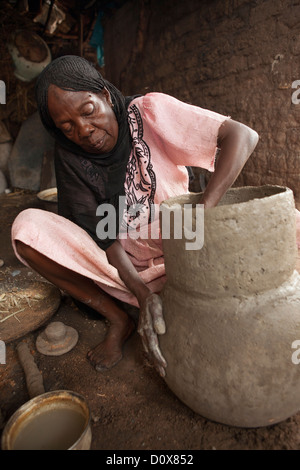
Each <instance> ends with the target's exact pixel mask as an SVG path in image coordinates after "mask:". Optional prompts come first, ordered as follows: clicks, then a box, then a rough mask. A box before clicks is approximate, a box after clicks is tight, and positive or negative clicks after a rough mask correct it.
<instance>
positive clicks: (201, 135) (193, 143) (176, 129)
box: [140, 93, 229, 171]
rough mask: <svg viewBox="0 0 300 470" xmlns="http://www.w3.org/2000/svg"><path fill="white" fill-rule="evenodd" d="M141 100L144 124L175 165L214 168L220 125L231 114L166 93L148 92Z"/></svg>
mask: <svg viewBox="0 0 300 470" xmlns="http://www.w3.org/2000/svg"><path fill="white" fill-rule="evenodd" d="M140 99H141V98H140ZM142 100H143V104H142V106H141V108H142V110H143V114H142V118H143V122H144V125H145V126H147V127H148V128H149V129H151V134H152V136H151V137H152V138H153V139H154V140H155V142H156V145H157V146H158V147H160V148H161V149H162V151H163V152H164V153H165V154H167V155H168V157H169V158H170V159H171V160H172V161H173V162H174V163H175V164H176V165H185V166H195V167H201V168H205V169H207V170H209V171H214V163H215V155H216V150H217V138H218V132H219V128H220V125H221V124H222V123H223V122H224V121H225V120H226V119H229V117H228V116H223V115H221V114H218V113H215V112H213V111H209V110H207V109H202V108H199V107H198V106H194V105H191V104H187V103H183V102H182V101H179V100H177V99H176V98H173V97H172V96H169V95H166V94H163V93H148V94H147V95H145V96H144V97H143V98H142Z"/></svg>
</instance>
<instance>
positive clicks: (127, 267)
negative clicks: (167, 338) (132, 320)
mask: <svg viewBox="0 0 300 470" xmlns="http://www.w3.org/2000/svg"><path fill="white" fill-rule="evenodd" d="M106 255H107V259H108V261H109V263H110V264H111V265H112V266H114V267H115V268H116V269H117V270H118V273H119V276H120V278H121V279H122V281H123V282H124V284H125V285H126V287H128V289H129V290H130V291H131V292H132V293H133V294H134V295H135V296H136V298H137V300H138V303H139V306H140V315H139V325H138V333H139V334H140V335H141V338H142V343H143V346H144V348H145V350H146V351H147V353H148V354H150V355H151V356H152V360H153V363H154V365H155V367H156V368H157V370H158V372H159V373H160V375H161V376H164V375H165V371H164V369H165V367H166V365H167V364H166V361H165V359H164V358H163V356H162V354H161V352H160V349H159V345H158V337H157V335H158V334H164V333H165V323H164V319H163V312H162V301H161V299H160V297H159V295H157V294H154V293H152V292H151V290H150V289H149V288H148V287H147V286H146V284H145V283H144V282H143V280H142V279H141V278H140V276H139V274H138V272H137V271H136V269H135V267H134V266H133V264H132V262H131V260H130V259H129V257H128V255H127V253H126V252H125V250H124V248H123V247H122V245H121V244H120V242H119V241H118V240H116V241H115V242H114V243H113V244H112V245H111V246H110V247H109V248H108V249H107V250H106Z"/></svg>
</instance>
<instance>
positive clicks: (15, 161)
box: [8, 112, 54, 191]
mask: <svg viewBox="0 0 300 470" xmlns="http://www.w3.org/2000/svg"><path fill="white" fill-rule="evenodd" d="M46 151H52V152H54V139H53V138H52V137H51V136H50V135H49V134H48V132H47V131H46V130H45V129H44V127H43V125H42V123H41V120H40V117H39V115H38V113H37V112H36V113H34V114H33V115H32V116H30V117H29V118H28V119H27V120H26V121H25V122H24V123H23V124H22V127H21V129H20V132H19V134H18V137H17V139H16V141H15V143H14V146H13V148H12V151H11V154H10V156H9V160H8V168H9V175H10V181H11V185H12V186H13V187H16V188H23V189H30V190H32V191H38V190H39V189H40V179H41V170H42V162H43V158H44V152H46Z"/></svg>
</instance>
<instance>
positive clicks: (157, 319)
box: [138, 293, 167, 377]
mask: <svg viewBox="0 0 300 470" xmlns="http://www.w3.org/2000/svg"><path fill="white" fill-rule="evenodd" d="M165 332H166V326H165V321H164V318H163V305H162V300H161V298H160V297H159V295H158V294H153V293H150V294H149V295H147V296H146V297H145V298H144V299H143V300H142V301H141V302H140V317H139V325H138V333H139V334H140V336H141V338H142V343H143V346H144V349H145V351H146V352H147V354H149V355H150V356H151V359H152V362H153V364H154V366H155V368H156V370H157V371H158V373H159V374H160V375H161V377H164V376H165V375H166V372H165V368H166V367H167V363H166V360H165V358H164V357H163V355H162V353H161V351H160V349H159V344H158V336H157V335H163V334H165Z"/></svg>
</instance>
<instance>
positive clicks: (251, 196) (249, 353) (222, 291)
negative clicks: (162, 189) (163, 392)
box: [160, 186, 300, 427]
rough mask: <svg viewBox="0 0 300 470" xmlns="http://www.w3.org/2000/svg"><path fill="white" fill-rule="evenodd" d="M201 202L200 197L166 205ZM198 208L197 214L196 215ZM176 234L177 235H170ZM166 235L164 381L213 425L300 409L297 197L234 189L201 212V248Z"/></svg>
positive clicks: (264, 419) (258, 420)
mask: <svg viewBox="0 0 300 470" xmlns="http://www.w3.org/2000/svg"><path fill="white" fill-rule="evenodd" d="M197 202H199V194H189V195H184V196H182V197H176V198H172V199H169V200H168V201H165V202H164V203H163V205H164V207H170V206H172V205H173V204H174V203H177V204H180V206H181V209H180V210H184V209H183V206H184V204H188V203H189V204H190V203H193V204H195V203H197ZM193 210H195V209H193ZM171 233H172V231H171ZM185 243H186V240H185V239H172V238H170V239H164V240H163V250H164V256H165V264H166V274H167V282H166V284H165V287H164V289H163V292H162V294H161V295H162V300H163V305H164V316H165V320H166V326H167V332H166V334H165V335H163V336H161V337H160V347H161V350H162V353H163V355H164V356H165V358H166V360H167V364H168V366H167V369H166V378H165V380H166V383H167V384H168V386H169V387H170V389H171V390H172V391H173V392H174V393H175V394H176V395H177V396H178V398H180V400H182V401H183V402H184V403H185V404H186V405H188V406H189V407H190V408H191V409H193V410H194V411H195V412H197V413H199V414H201V415H202V416H204V417H206V418H209V419H211V420H213V421H217V422H221V423H225V424H228V425H234V426H243V427H257V426H266V425H270V424H273V423H276V422H279V421H282V420H284V419H286V418H288V417H289V416H291V415H293V414H294V413H296V412H297V411H298V410H299V409H300V365H297V364H295V363H294V362H293V361H292V354H293V353H294V352H295V351H294V349H292V343H293V342H294V341H295V340H300V275H299V274H298V272H297V271H295V264H296V256H297V248H296V225H295V205H294V197H293V193H292V191H291V190H290V189H288V188H284V187H279V186H263V187H243V188H232V189H230V190H229V191H228V192H227V194H226V195H225V196H224V198H223V200H222V201H221V202H220V204H219V205H218V206H217V207H215V208H212V209H207V210H205V212H204V245H203V247H202V248H201V249H198V250H196V251H195V250H190V251H188V250H186V249H185V248H186V245H185Z"/></svg>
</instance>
